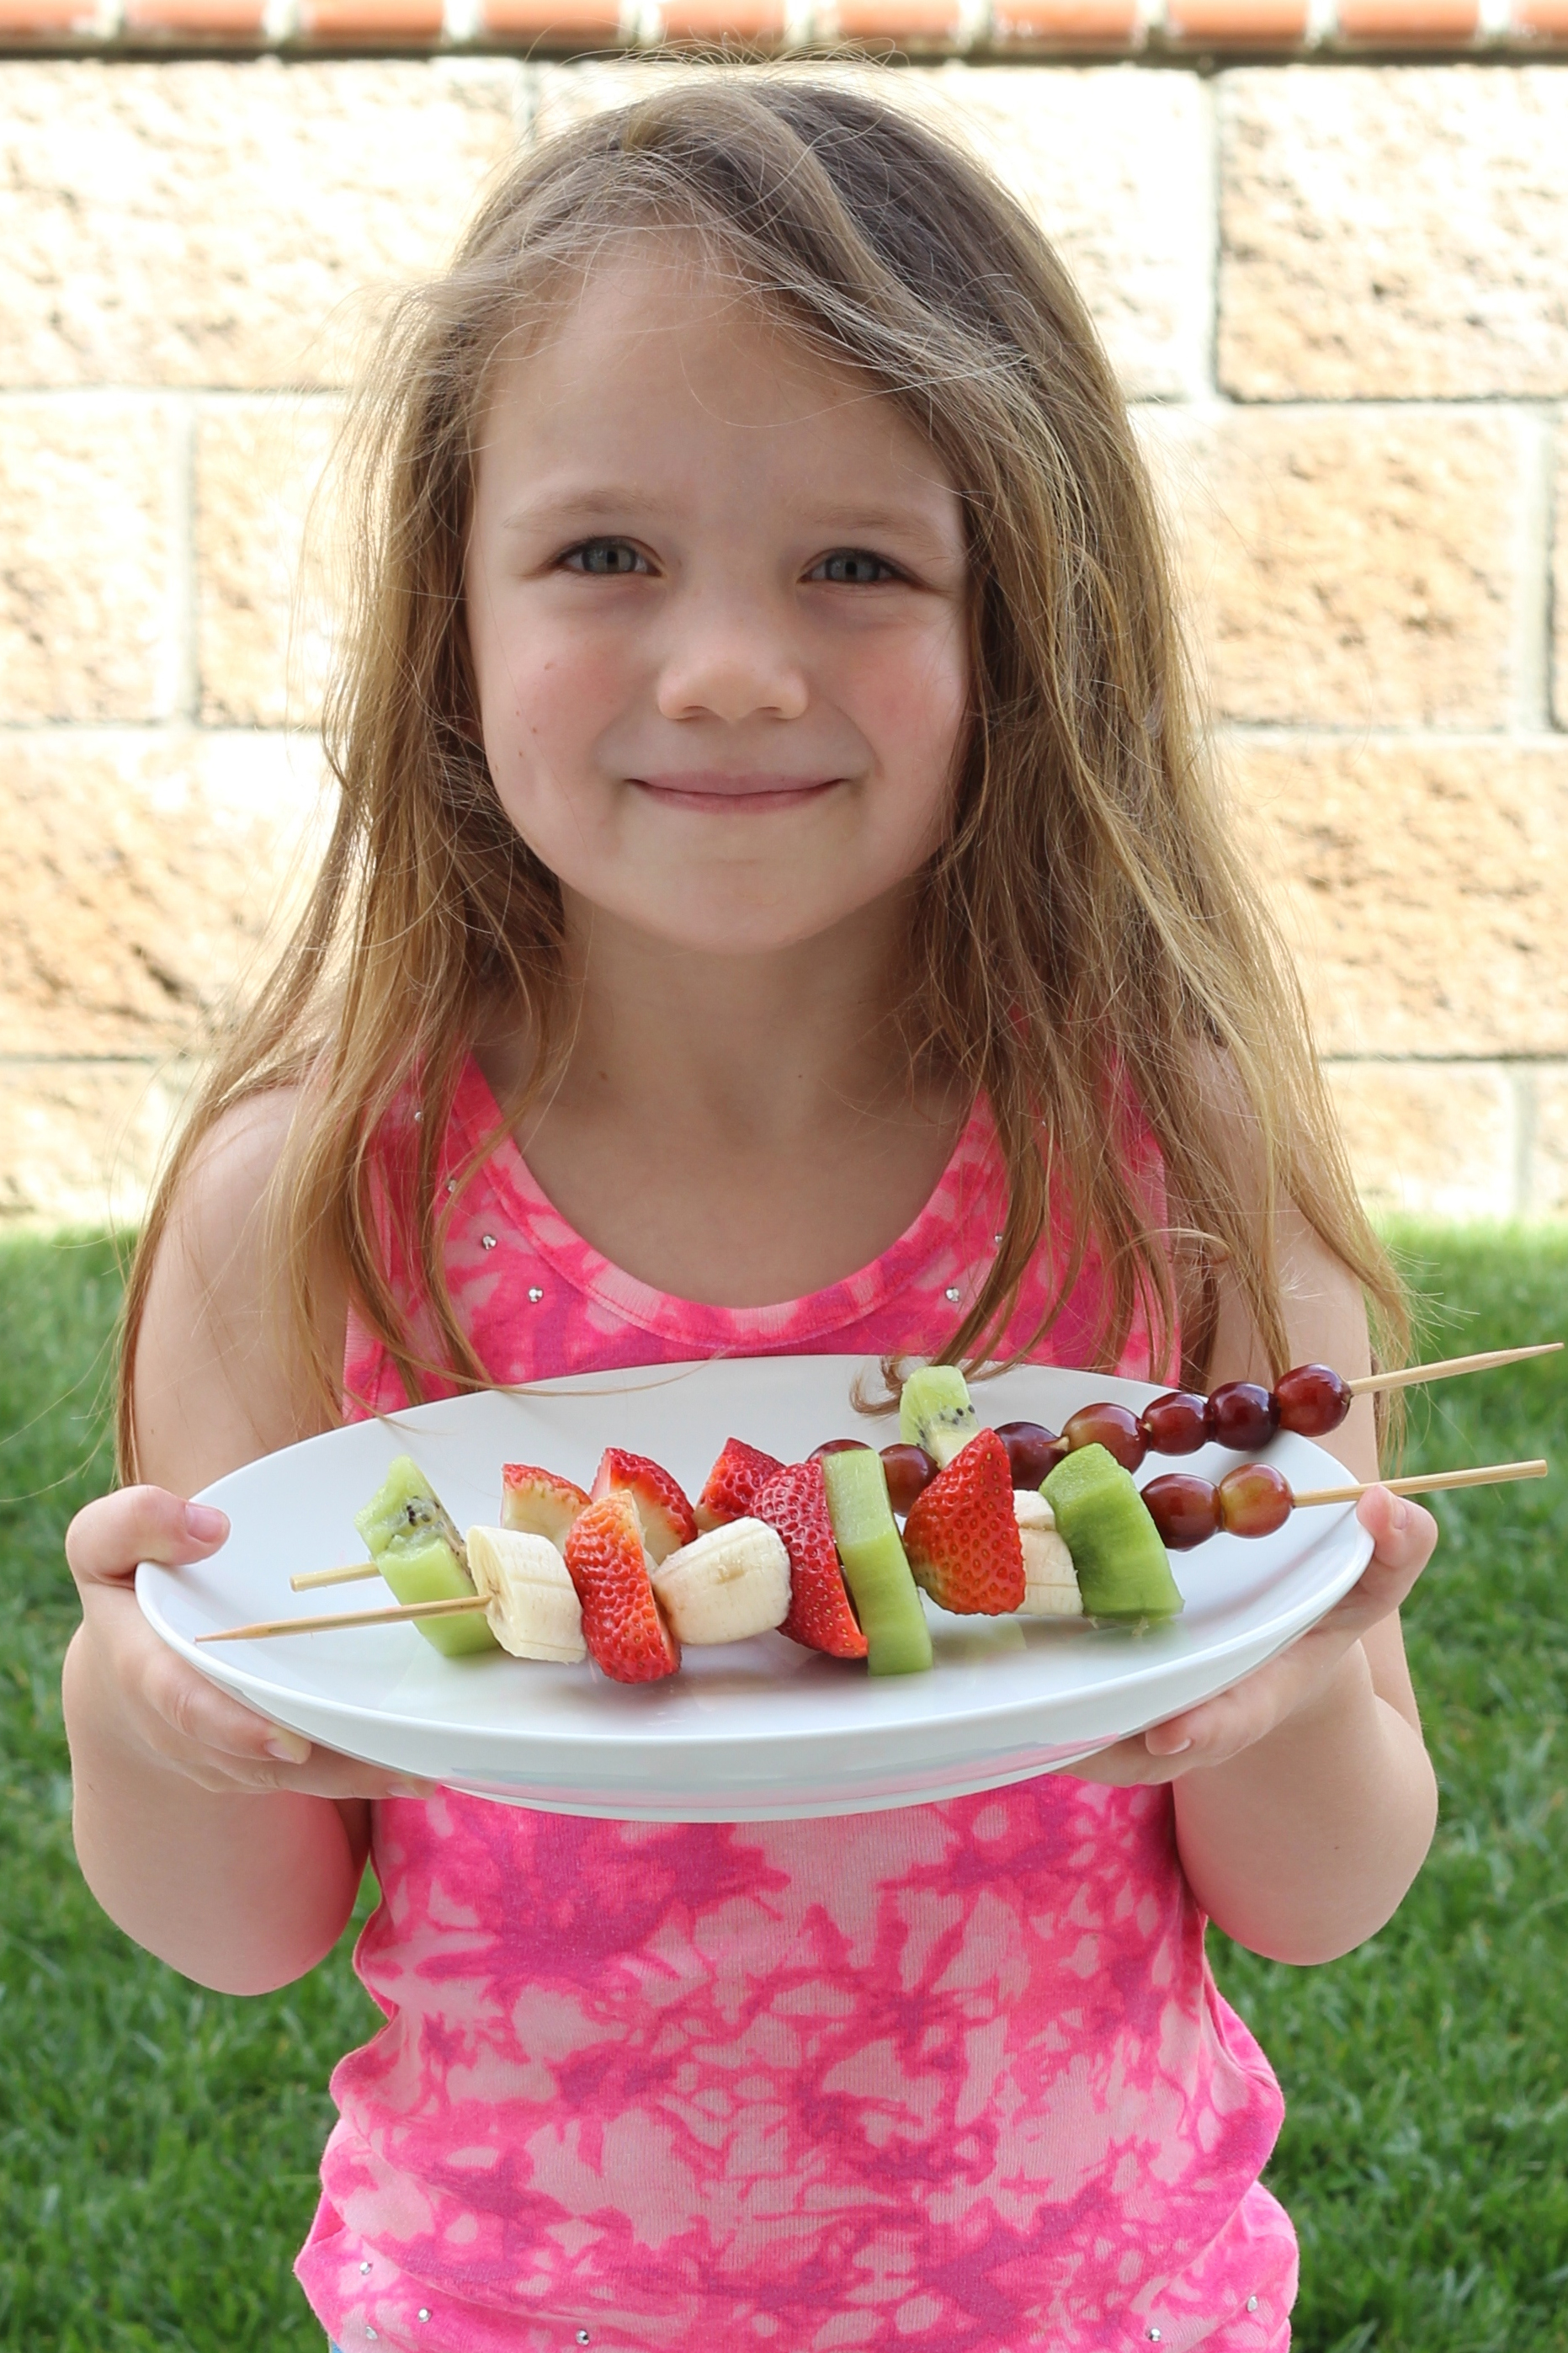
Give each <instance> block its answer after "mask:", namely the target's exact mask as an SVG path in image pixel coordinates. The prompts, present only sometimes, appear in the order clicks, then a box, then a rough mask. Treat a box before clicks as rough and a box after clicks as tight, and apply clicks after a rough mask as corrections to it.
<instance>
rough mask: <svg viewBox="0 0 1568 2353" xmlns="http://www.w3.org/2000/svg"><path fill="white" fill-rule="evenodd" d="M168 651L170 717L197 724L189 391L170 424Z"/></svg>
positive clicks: (193, 428)
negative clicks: (171, 447)
mask: <svg viewBox="0 0 1568 2353" xmlns="http://www.w3.org/2000/svg"><path fill="white" fill-rule="evenodd" d="M170 438H171V440H172V442H173V444H174V447H173V451H172V459H173V462H172V464H171V466H170V477H171V480H170V491H171V502H170V514H169V624H168V626H169V652H170V676H169V679H168V681H167V690H166V696H165V698H164V699H165V700H166V703H167V707H168V710H169V712H170V715H171V717H172V718H174V719H175V720H180V721H183V722H184V723H185V724H186V725H187V726H194V725H195V722H196V716H197V711H198V707H199V704H200V700H201V672H200V662H199V659H198V656H197V651H196V407H195V401H194V400H193V399H192V398H191V397H190V396H189V395H187V396H185V397H184V399H182V400H180V401H178V402H177V403H176V404H175V406H174V416H173V417H172V419H171V424H170Z"/></svg>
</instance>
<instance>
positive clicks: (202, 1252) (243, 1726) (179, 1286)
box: [65, 1094, 397, 1993]
mask: <svg viewBox="0 0 1568 2353" xmlns="http://www.w3.org/2000/svg"><path fill="white" fill-rule="evenodd" d="M291 1110H292V1103H291V1102H290V1100H289V1098H288V1097H287V1096H285V1095H281V1094H279V1095H275V1096H271V1097H268V1098H266V1099H264V1100H262V1101H259V1102H258V1103H253V1104H249V1105H247V1106H245V1107H244V1108H243V1109H242V1110H241V1111H239V1112H238V1113H236V1114H234V1115H233V1116H231V1118H230V1119H229V1120H228V1121H227V1122H226V1123H225V1124H224V1125H223V1126H221V1127H220V1128H219V1130H218V1131H217V1132H216V1134H215V1136H214V1138H213V1141H212V1144H211V1145H210V1146H209V1147H208V1149H207V1150H206V1151H205V1153H204V1155H202V1157H201V1159H200V1161H199V1163H198V1165H197V1166H195V1168H194V1169H193V1171H192V1174H191V1176H190V1177H189V1178H188V1180H187V1182H186V1184H185V1186H184V1187H183V1189H182V1192H181V1195H180V1197H179V1198H178V1200H177V1201H176V1203H175V1206H174V1216H173V1218H172V1219H171V1221H170V1225H169V1228H168V1230H167V1232H166V1234H165V1236H164V1239H163V1243H162V1246H161V1248H160V1250H159V1252H158V1256H157V1259H156V1261H155V1262H154V1266H153V1280H152V1283H151V1286H150V1289H149V1293H148V1298H147V1303H146V1314H145V1318H144V1321H143V1324H142V1332H141V1335H140V1338H139V1341H138V1345H137V1350H136V1363H135V1368H134V1393H135V1409H136V1430H137V1442H138V1447H139V1450H140V1454H141V1467H142V1469H143V1471H144V1472H145V1474H146V1476H147V1477H148V1478H149V1479H150V1480H152V1481H154V1482H157V1483H156V1484H154V1485H148V1486H142V1487H133V1488H129V1489H127V1490H125V1491H124V1492H122V1493H119V1494H115V1495H109V1496H105V1497H104V1498H103V1499H102V1500H101V1501H100V1502H99V1503H96V1504H89V1505H88V1507H87V1509H86V1510H85V1511H84V1512H81V1513H79V1514H78V1516H77V1518H76V1520H75V1521H74V1522H73V1524H72V1525H71V1529H70V1532H69V1534H68V1537H67V1540H66V1548H67V1556H68V1559H69V1561H70V1565H71V1568H72V1571H73V1573H74V1575H75V1577H76V1578H77V1582H78V1584H79V1588H80V1590H81V1599H82V1624H81V1626H80V1627H79V1630H78V1631H77V1633H76V1635H75V1637H74V1638H73V1640H72V1642H71V1646H70V1649H69V1651H68V1654H67V1658H66V1671H65V1711H66V1729H67V1732H68V1736H69V1740H70V1747H71V1764H72V1770H73V1777H74V1783H75V1812H74V1828H75V1833H76V1846H77V1853H78V1856H79V1860H80V1862H81V1868H82V1872H83V1874H84V1876H85V1877H86V1879H87V1882H88V1884H89V1887H90V1888H91V1889H92V1892H93V1894H95V1895H96V1896H97V1898H98V1900H99V1902H100V1904H101V1905H103V1908H104V1910H105V1911H106V1912H108V1913H109V1915H110V1917H111V1918H112V1919H114V1920H115V1921H116V1922H118V1924H119V1925H120V1926H121V1927H122V1928H123V1929H124V1930H125V1931H126V1933H127V1935H129V1936H133V1937H135V1939H136V1941H137V1942H138V1943H139V1944H142V1945H144V1946H146V1947H147V1948H148V1949H149V1950H150V1951H152V1952H154V1953H156V1954H158V1955H159V1957H161V1958H162V1959H163V1960H166V1961H169V1962H171V1963H172V1964H173V1965H174V1968H178V1969H181V1970H183V1971H184V1974H185V1975H186V1976H187V1977H191V1978H196V1979H198V1980H199V1981H200V1982H201V1983H203V1984H205V1985H210V1986H214V1987H216V1988H217V1989H220V1990H222V1991H224V1992H229V1993H259V1992H264V1991H266V1990H268V1989H269V1988H271V1987H274V1986H278V1985H283V1984H286V1983H288V1982H289V1980H290V1979H291V1978H297V1977H300V1976H301V1975H302V1974H303V1973H304V1972H305V1971H306V1970H307V1969H309V1968H311V1967H312V1966H313V1965H314V1964H315V1962H317V1961H318V1960H320V1959H321V1957H322V1955H323V1954H324V1953H326V1952H327V1951H328V1950H329V1949H330V1947H331V1945H332V1943H333V1942H334V1940H335V1939H336V1937H337V1936H339V1934H340V1933H341V1931H342V1927H343V1926H344V1923H345V1922H346V1921H347V1919H348V1917H349V1915H350V1913H351V1911H352V1910H353V1901H354V1895H355V1893H356V1891H357V1888H358V1885H359V1880H360V1874H361V1872H362V1871H363V1865H364V1859H365V1854H366V1851H367V1848H368V1844H369V1812H368V1804H367V1801H368V1799H370V1798H372V1797H378V1796H384V1795H386V1794H388V1793H389V1792H391V1791H392V1790H394V1789H395V1788H396V1787H397V1784H396V1783H395V1780H394V1778H393V1777H392V1776H390V1775H388V1774H386V1773H384V1772H382V1771H380V1770H377V1769H375V1768H374V1767H366V1766H363V1765H360V1764H357V1763H355V1762H354V1761H353V1760H352V1759H350V1758H348V1757H338V1756H335V1755H334V1754H333V1753H332V1752H331V1751H330V1750H327V1749H321V1748H312V1747H311V1746H310V1742H309V1741H307V1740H304V1739H302V1738H301V1737H300V1736H299V1735H298V1734H296V1733H292V1732H286V1731H283V1730H282V1729H281V1728H280V1727H279V1726H276V1725H270V1724H268V1722H267V1721H266V1720H265V1719H264V1718H263V1717H261V1716H259V1715H256V1714H254V1713H253V1712H252V1711H251V1710H250V1709H248V1708H247V1707H244V1706H242V1705H241V1704H239V1702H237V1700H233V1699H231V1698H229V1697H228V1696H227V1694H225V1693H223V1692H220V1691H219V1690H218V1689H217V1688H216V1685H214V1684H212V1683H208V1682H207V1681H206V1680H205V1677H204V1676H202V1675H199V1674H198V1673H197V1672H195V1669H194V1668H192V1667H189V1666H187V1665H186V1664H185V1662H184V1660H183V1659H181V1658H179V1657H178V1656H177V1655H176V1654H175V1653H174V1651H170V1650H169V1649H167V1648H166V1646H165V1645H164V1644H163V1642H161V1641H159V1639H158V1637H157V1636H156V1635H155V1634H154V1633H153V1630H152V1629H151V1628H150V1627H149V1626H148V1624H147V1622H146V1620H144V1619H143V1617H142V1612H141V1609H140V1608H139V1607H138V1605H137V1601H136V1598H135V1592H134V1588H133V1579H134V1576H135V1568H136V1564H137V1562H138V1561H139V1560H142V1559H153V1560H161V1561H164V1562H167V1563H169V1564H171V1565H178V1564H179V1563H182V1562H186V1561H194V1560H205V1559H206V1558H208V1557H209V1556H211V1555H213V1554H214V1553H215V1552H216V1551H217V1550H218V1547H219V1546H220V1545H221V1543H222V1539H223V1535H225V1534H226V1525H223V1524H222V1515H221V1514H212V1513H210V1512H209V1513H207V1514H205V1518H204V1517H203V1515H202V1514H200V1513H199V1512H196V1511H195V1510H193V1511H191V1512H187V1509H186V1506H185V1505H184V1503H183V1502H182V1501H181V1500H180V1499H181V1498H182V1497H184V1496H185V1495H188V1494H189V1493H192V1491H193V1490H194V1489H195V1488H198V1487H201V1486H205V1484H206V1483H207V1482H209V1481H211V1480H213V1479H216V1478H218V1477H219V1476H221V1475H222V1473H223V1472H226V1471H231V1470H234V1469H236V1468H237V1466H238V1465H239V1464H240V1463H242V1462H248V1461H254V1460H255V1459H256V1458H257V1457H258V1455H262V1454H266V1453H269V1452H271V1451H273V1450H274V1449H275V1448H277V1447H279V1446H285V1445H288V1444H289V1443H291V1442H292V1441H293V1440H295V1439H298V1438H302V1437H305V1436H308V1435H309V1434H310V1431H311V1430H314V1429H317V1428H320V1427H321V1414H320V1411H319V1409H317V1408H316V1406H315V1405H314V1404H313V1402H312V1401H311V1399H310V1398H309V1396H308V1395H307V1394H306V1393H305V1391H304V1389H303V1388H302V1385H301V1383H300V1379H299V1377H298V1375H297V1374H296V1373H295V1371H294V1370H293V1368H292V1367H291V1366H289V1363H288V1361H287V1359H286V1357H285V1356H284V1354H283V1353H282V1350H281V1347H280V1345H279V1335H278V1332H277V1328H276V1324H275V1320H274V1318H273V1317H272V1315H271V1314H270V1298H271V1287H270V1286H269V1284H268V1274H267V1261H266V1258H265V1253H264V1250H263V1247H262V1223H263V1218H264V1195H265V1192H266V1187H267V1184H268V1179H269V1177H270V1176H271V1174H272V1171H273V1169H274V1167H275V1166H276V1165H277V1161H278V1157H279V1153H280V1152H281V1150H282V1148H283V1145H284V1142H285V1139H286V1136H287V1132H288V1124H289V1116H290V1113H291ZM328 1312H329V1314H331V1316H332V1323H333V1327H334V1328H335V1329H337V1330H340V1331H341V1328H342V1305H341V1303H337V1304H336V1305H335V1309H334V1308H331V1307H330V1308H329V1311H328ZM170 1491H173V1492H170ZM215 1521H216V1522H217V1523H218V1524H219V1525H216V1526H214V1525H212V1523H214V1522H215ZM279 1537H280V1545H281V1546H283V1547H285V1548H286V1546H287V1542H288V1532H287V1530H286V1529H285V1530H280V1531H279ZM284 1565H285V1562H284V1555H283V1552H281V1551H280V1555H279V1567H280V1568H282V1567H283V1566H284Z"/></svg>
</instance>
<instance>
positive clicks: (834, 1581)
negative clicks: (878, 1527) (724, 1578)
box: [752, 1462, 1012, 1659]
mask: <svg viewBox="0 0 1568 2353" xmlns="http://www.w3.org/2000/svg"><path fill="white" fill-rule="evenodd" d="M1011 1505H1012V1497H1011V1494H1010V1493H1009V1496H1008V1507H1009V1509H1011ZM752 1517H753V1518H755V1519H759V1520H763V1521H765V1522H766V1524H767V1525H768V1526H769V1527H770V1528H776V1529H777V1530H778V1533H779V1535H781V1536H783V1538H784V1550H785V1551H786V1552H787V1553H788V1555H789V1589H790V1600H789V1615H788V1617H787V1618H786V1619H785V1620H784V1624H783V1625H782V1626H781V1627H780V1628H779V1632H780V1633H781V1634H788V1635H790V1636H791V1637H792V1638H793V1640H794V1641H797V1642H804V1643H805V1647H806V1649H807V1650H808V1651H826V1653H827V1655H828V1657H829V1658H830V1659H863V1658H864V1657H865V1655H866V1637H865V1635H864V1634H863V1633H862V1632H861V1631H860V1628H859V1625H858V1621H857V1620H856V1616H855V1612H854V1610H853V1609H851V1607H850V1605H849V1595H848V1593H847V1589H846V1588H845V1584H844V1570H843V1567H842V1566H841V1564H840V1562H839V1558H838V1547H837V1545H836V1544H835V1543H834V1541H833V1523H832V1521H831V1520H830V1519H829V1518H828V1516H827V1484H826V1480H825V1479H824V1477H823V1472H822V1465H821V1463H820V1462H792V1463H791V1464H790V1466H789V1468H788V1470H787V1471H779V1472H775V1473H774V1475H773V1478H771V1479H770V1480H769V1481H768V1482H767V1484H766V1486H765V1487H763V1489H762V1491H761V1493H759V1494H758V1495H757V1496H756V1498H755V1500H754V1501H753V1503H752Z"/></svg>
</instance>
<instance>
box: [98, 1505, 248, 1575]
mask: <svg viewBox="0 0 1568 2353" xmlns="http://www.w3.org/2000/svg"><path fill="white" fill-rule="evenodd" d="M227 1534H228V1520H227V1518H226V1515H225V1514H223V1513H222V1512H220V1511H218V1510H216V1508H215V1507H214V1505H212V1504H188V1503H186V1502H185V1500H184V1497H183V1496H180V1495H171V1494H170V1493H169V1492H168V1490H167V1488H165V1487H122V1488H121V1490H120V1492H119V1493H117V1494H113V1495H100V1497H99V1499H98V1501H97V1502H96V1503H94V1504H87V1505H85V1507H84V1508H83V1509H82V1510H81V1511H79V1513H78V1514H77V1515H76V1517H75V1519H74V1520H73V1521H72V1522H71V1524H70V1525H69V1527H68V1529H67V1530H66V1559H67V1561H68V1564H69V1567H70V1572H71V1575H72V1576H73V1577H75V1578H76V1580H77V1583H78V1584H79V1585H83V1586H85V1585H105V1584H113V1583H121V1582H123V1581H124V1580H125V1579H126V1578H128V1577H132V1576H133V1575H134V1574H135V1570H136V1566H137V1563H138V1562H139V1561H143V1560H155V1561H159V1562H161V1563H162V1564H163V1567H166V1568H178V1567H181V1566H182V1565H183V1564H184V1563H185V1562H187V1561H193V1560H205V1559H206V1557H207V1556H208V1555H209V1554H210V1553H213V1552H216V1549H217V1547H218V1546H219V1545H221V1544H222V1543H223V1541H224V1539H225V1537H226V1535H227Z"/></svg>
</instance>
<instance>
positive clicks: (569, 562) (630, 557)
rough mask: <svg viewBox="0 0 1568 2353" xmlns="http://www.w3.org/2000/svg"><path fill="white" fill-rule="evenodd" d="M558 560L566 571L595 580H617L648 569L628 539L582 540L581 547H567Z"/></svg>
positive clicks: (645, 560) (643, 556)
mask: <svg viewBox="0 0 1568 2353" xmlns="http://www.w3.org/2000/svg"><path fill="white" fill-rule="evenodd" d="M561 561H562V563H563V565H565V566H566V569H567V570H568V571H569V572H584V573H586V574H588V575H589V576H590V577H591V578H592V579H595V580H620V579H624V578H625V577H626V575H629V574H631V573H633V572H647V571H648V570H650V569H651V566H650V565H649V564H648V560H647V556H646V555H644V554H642V553H641V551H640V550H639V549H637V548H635V547H634V546H633V545H632V543H631V542H630V540H629V539H585V540H584V542H583V543H582V545H581V546H580V547H573V548H569V549H568V550H567V552H566V554H564V555H563V557H562V559H561Z"/></svg>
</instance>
